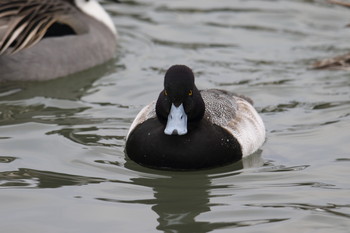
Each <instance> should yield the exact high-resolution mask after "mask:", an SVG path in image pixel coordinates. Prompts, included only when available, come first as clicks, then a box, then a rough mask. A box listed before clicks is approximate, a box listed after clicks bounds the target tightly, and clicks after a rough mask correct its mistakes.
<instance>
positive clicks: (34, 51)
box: [0, 0, 117, 81]
mask: <svg viewBox="0 0 350 233" xmlns="http://www.w3.org/2000/svg"><path fill="white" fill-rule="evenodd" d="M78 1H79V0H78ZM75 2H76V1H69V0H22V1H13V0H0V81H9V80H11V81H21V80H28V81H29V80H49V79H54V78H58V77H62V76H66V75H69V74H73V73H76V72H79V71H82V70H85V69H88V68H90V67H93V66H96V65H99V64H102V63H104V62H106V61H108V60H110V59H112V58H113V57H114V55H115V50H116V36H117V33H116V30H115V29H114V28H111V20H110V22H109V23H110V24H109V25H108V23H107V24H106V23H105V22H103V20H99V19H96V18H95V17H92V16H91V15H89V14H87V13H85V12H83V11H82V10H81V9H79V8H78V7H77V6H76V3H75ZM91 2H93V3H94V4H95V3H96V4H98V3H97V2H96V1H94V0H91ZM83 4H85V3H83ZM6 6H7V7H6ZM38 8H40V10H38ZM101 9H102V8H101ZM11 10H12V11H13V12H11ZM18 12H20V13H18ZM11 14H12V15H11ZM104 16H108V15H107V13H105V15H104ZM35 20H36V21H35ZM30 21H32V22H30ZM31 23H32V24H31ZM38 25H41V27H38ZM113 29H114V30H113ZM9 41H10V42H9Z"/></svg>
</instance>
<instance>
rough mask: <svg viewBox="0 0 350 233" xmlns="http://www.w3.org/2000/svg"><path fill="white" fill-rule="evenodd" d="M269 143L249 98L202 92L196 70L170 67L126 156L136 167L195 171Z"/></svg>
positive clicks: (133, 131)
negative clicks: (197, 80)
mask: <svg viewBox="0 0 350 233" xmlns="http://www.w3.org/2000/svg"><path fill="white" fill-rule="evenodd" d="M264 141H265V126H264V123H263V121H262V119H261V117H260V116H259V114H258V112H257V111H256V110H255V108H254V107H253V103H252V101H251V99H250V98H248V97H245V96H242V95H237V94H234V93H231V92H228V91H225V90H219V89H208V90H198V89H197V87H196V85H195V82H194V74H193V72H192V70H191V69H190V68H189V67H187V66H185V65H174V66H171V67H170V68H169V69H168V71H167V72H166V73H165V77H164V89H163V90H162V91H161V92H160V94H159V96H158V99H157V101H153V102H152V103H150V104H149V105H147V106H145V107H144V108H143V109H142V110H141V111H140V112H139V113H138V115H137V116H136V118H135V119H134V121H133V123H132V124H131V126H130V129H129V132H128V134H127V137H126V146H125V152H126V154H127V156H128V157H129V158H130V159H131V160H133V161H135V162H136V163H138V164H140V165H143V166H147V167H151V168H156V169H173V170H195V169H202V168H213V167H218V166H223V165H227V164H230V163H233V162H236V161H238V160H240V159H242V158H243V157H246V156H248V155H250V154H253V153H254V152H256V151H257V150H258V149H259V148H260V147H261V146H262V144H263V143H264Z"/></svg>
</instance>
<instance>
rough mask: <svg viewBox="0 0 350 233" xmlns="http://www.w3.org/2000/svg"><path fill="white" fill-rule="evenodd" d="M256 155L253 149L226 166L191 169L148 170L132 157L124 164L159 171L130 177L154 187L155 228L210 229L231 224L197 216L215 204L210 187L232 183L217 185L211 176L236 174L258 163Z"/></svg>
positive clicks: (179, 230)
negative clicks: (247, 154)
mask: <svg viewBox="0 0 350 233" xmlns="http://www.w3.org/2000/svg"><path fill="white" fill-rule="evenodd" d="M260 155H261V153H255V154H254V155H252V156H249V157H248V158H247V159H244V160H241V161H239V162H237V163H235V164H232V165H230V166H226V167H222V168H217V169H212V170H203V171H193V172H175V171H174V172H171V171H156V170H150V169H146V168H141V167H139V166H138V165H136V164H135V163H134V162H132V161H127V162H126V164H125V167H127V168H129V169H132V170H136V171H138V172H143V173H144V172H148V173H149V172H151V173H153V174H155V175H160V177H159V178H154V177H153V178H150V177H140V178H134V179H132V181H133V183H134V184H136V185H141V186H146V187H150V188H152V189H153V190H154V198H155V200H154V202H152V204H153V206H152V210H153V211H154V212H155V213H156V214H157V215H158V216H159V217H158V219H157V220H158V223H159V224H158V227H157V229H158V230H160V231H163V232H167V233H168V232H177V233H181V232H210V231H212V230H214V229H218V228H222V227H228V226H232V225H234V224H235V223H215V222H206V221H200V220H198V217H199V216H200V215H201V214H203V213H206V212H208V211H210V208H211V207H212V206H215V205H218V204H215V203H211V202H210V199H211V190H213V189H215V188H220V189H225V187H226V186H227V187H226V188H228V186H230V187H232V184H229V185H219V186H218V185H217V184H214V183H213V180H214V179H215V177H223V176H233V175H237V174H240V173H241V172H242V169H243V168H248V167H257V166H261V165H262V164H263V160H262V159H261V156H260ZM141 202H142V201H141ZM133 203H135V202H133ZM148 203H149V202H148ZM143 204H144V203H143Z"/></svg>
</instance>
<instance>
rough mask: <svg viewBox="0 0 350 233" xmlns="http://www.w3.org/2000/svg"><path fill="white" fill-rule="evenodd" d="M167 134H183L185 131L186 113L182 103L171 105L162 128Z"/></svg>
mask: <svg viewBox="0 0 350 233" xmlns="http://www.w3.org/2000/svg"><path fill="white" fill-rule="evenodd" d="M164 133H165V134H167V135H185V134H186V133H187V115H186V113H185V109H184V107H183V105H182V104H181V105H179V106H178V107H176V106H175V105H174V104H172V105H171V108H170V113H169V115H168V121H167V124H166V127H165V130H164Z"/></svg>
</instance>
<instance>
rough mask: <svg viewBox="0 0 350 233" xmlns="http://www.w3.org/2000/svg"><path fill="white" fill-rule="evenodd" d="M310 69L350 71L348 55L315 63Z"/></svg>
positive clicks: (349, 54) (349, 55)
mask: <svg viewBox="0 0 350 233" xmlns="http://www.w3.org/2000/svg"><path fill="white" fill-rule="evenodd" d="M311 67H312V68H313V69H330V70H350V53H348V54H344V55H340V56H336V57H332V58H327V59H323V60H320V61H317V62H315V63H314V64H312V65H311Z"/></svg>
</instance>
